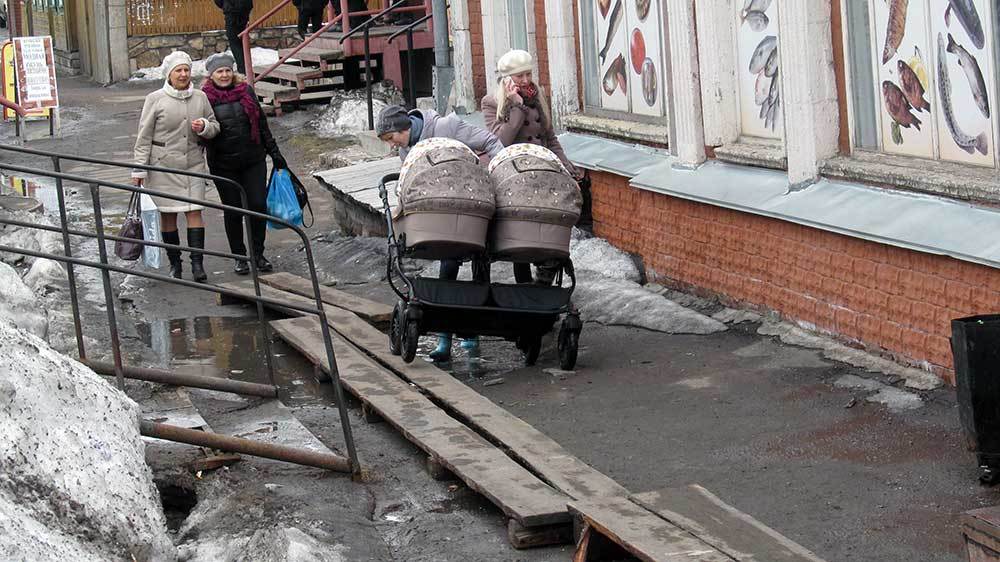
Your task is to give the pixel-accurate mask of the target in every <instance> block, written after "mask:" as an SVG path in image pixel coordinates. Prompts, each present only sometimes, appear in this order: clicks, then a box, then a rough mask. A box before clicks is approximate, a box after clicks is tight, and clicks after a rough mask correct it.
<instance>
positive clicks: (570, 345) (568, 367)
mask: <svg viewBox="0 0 1000 562" xmlns="http://www.w3.org/2000/svg"><path fill="white" fill-rule="evenodd" d="M579 347H580V332H579V331H578V330H574V329H573V328H570V327H568V326H566V324H565V323H563V325H562V326H560V327H559V368H560V369H562V370H564V371H572V370H573V367H576V354H577V351H578V350H579Z"/></svg>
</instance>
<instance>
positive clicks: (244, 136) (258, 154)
mask: <svg viewBox="0 0 1000 562" xmlns="http://www.w3.org/2000/svg"><path fill="white" fill-rule="evenodd" d="M233 63H234V61H233V57H232V56H230V55H228V54H226V53H221V54H216V55H212V56H210V57H208V60H207V61H205V70H206V71H207V72H208V73H209V76H208V78H207V79H206V80H205V83H204V84H203V85H202V91H204V92H205V95H206V96H208V101H209V102H211V104H212V110H213V111H214V112H215V116H216V120H218V122H219V126H220V127H221V129H220V131H219V134H218V135H217V136H216V137H215V138H214V139H212V141H211V142H210V143H209V144H208V167H209V169H210V170H211V171H212V174H214V175H217V176H222V177H224V178H228V179H231V180H233V181H235V182H236V183H238V184H240V185H242V186H243V189H244V190H246V194H247V204H248V205H249V207H250V210H251V211H257V212H259V213H266V212H267V160H266V158H265V157H266V156H270V157H271V164H272V166H273V167H274V169H283V168H288V164H287V163H286V162H285V159H284V158H283V157H282V156H281V151H279V150H278V144H277V143H276V142H274V136H272V135H271V129H270V128H269V127H268V125H267V117H266V116H265V115H264V111H263V110H262V109H261V107H260V103H258V102H257V96H256V94H254V91H253V89H252V88H250V85H249V84H248V83H247V82H246V80H245V79H244V78H243V76H242V75H240V74H236V73H234V72H233ZM215 185H216V187H218V189H219V198H220V199H221V200H222V203H223V204H225V205H230V206H232V207H242V206H243V202H242V200H241V198H240V193H239V191H238V190H237V189H236V188H235V187H233V186H231V185H229V184H228V183H224V182H216V184H215ZM225 225H226V238H228V239H229V249H230V251H231V252H232V253H234V254H238V255H243V256H245V255H246V253H247V249H246V245H245V244H244V242H243V216H242V215H240V214H238V213H225ZM266 235H267V222H266V221H265V220H264V219H257V218H253V219H251V220H250V239H251V241H252V243H253V249H254V255H255V256H257V270H258V271H261V272H267V271H271V270H272V269H273V267H272V266H271V263H270V262H269V261H268V260H267V258H265V257H264V238H265V236H266ZM233 271H235V272H236V273H237V274H239V275H246V274H247V273H249V271H250V266H249V264H248V263H247V261H246V260H236V265H235V267H234V268H233Z"/></svg>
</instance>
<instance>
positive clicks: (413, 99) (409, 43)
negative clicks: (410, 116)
mask: <svg viewBox="0 0 1000 562" xmlns="http://www.w3.org/2000/svg"><path fill="white" fill-rule="evenodd" d="M406 82H407V97H408V98H409V102H410V109H416V108H417V91H416V90H415V89H414V88H416V86H415V85H414V80H413V28H412V27H410V28H409V29H407V30H406Z"/></svg>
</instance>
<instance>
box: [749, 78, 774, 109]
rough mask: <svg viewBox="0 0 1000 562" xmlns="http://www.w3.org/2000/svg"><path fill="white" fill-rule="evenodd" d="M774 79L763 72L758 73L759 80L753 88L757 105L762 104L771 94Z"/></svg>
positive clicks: (754, 100)
mask: <svg viewBox="0 0 1000 562" xmlns="http://www.w3.org/2000/svg"><path fill="white" fill-rule="evenodd" d="M772 82H774V79H773V78H771V77H768V76H765V75H764V73H763V72H761V73H760V74H758V75H757V82H756V83H755V84H754V88H753V102H754V104H755V105H762V104H763V103H764V102H765V101H767V98H768V96H769V95H770V94H771V83H772Z"/></svg>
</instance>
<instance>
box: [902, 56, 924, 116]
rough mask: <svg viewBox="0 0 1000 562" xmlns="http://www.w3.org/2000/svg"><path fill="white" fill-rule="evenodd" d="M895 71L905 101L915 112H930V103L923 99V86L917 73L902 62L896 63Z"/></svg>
mask: <svg viewBox="0 0 1000 562" xmlns="http://www.w3.org/2000/svg"><path fill="white" fill-rule="evenodd" d="M896 71H897V72H899V86H900V89H901V90H903V94H905V95H906V101H908V102H910V105H912V106H913V108H914V109H916V110H917V111H928V112H929V111H930V110H931V102H929V101H927V99H926V98H924V94H925V93H926V92H924V85H923V84H921V83H920V78H918V77H917V73H916V72H914V71H913V69H912V68H910V65H909V64H907V63H905V62H903V61H902V60H899V61H896Z"/></svg>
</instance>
